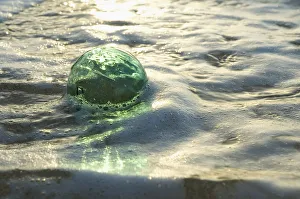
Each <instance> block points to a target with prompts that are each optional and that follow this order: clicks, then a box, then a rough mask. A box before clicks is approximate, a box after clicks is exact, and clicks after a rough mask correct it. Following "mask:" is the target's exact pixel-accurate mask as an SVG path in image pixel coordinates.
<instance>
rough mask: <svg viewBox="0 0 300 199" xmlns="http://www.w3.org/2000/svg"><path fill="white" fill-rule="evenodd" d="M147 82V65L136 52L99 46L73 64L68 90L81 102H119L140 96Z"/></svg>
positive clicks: (100, 103) (99, 103) (103, 103)
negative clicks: (136, 55) (145, 67)
mask: <svg viewBox="0 0 300 199" xmlns="http://www.w3.org/2000/svg"><path fill="white" fill-rule="evenodd" d="M147 82H148V79H147V75H146V72H145V70H144V68H143V66H142V65H141V63H140V62H139V61H138V60H137V59H136V58H135V57H134V56H133V55H131V54H129V53H126V52H124V51H121V50H118V49H116V48H112V47H99V48H95V49H93V50H90V51H88V52H86V53H85V54H83V55H82V56H81V57H80V58H79V59H78V60H77V61H76V62H75V64H74V65H73V66H72V68H71V73H70V75H69V79H68V84H67V93H68V94H69V95H71V96H74V97H75V98H76V99H78V100H80V101H81V102H82V101H84V102H87V103H91V104H98V105H105V104H119V103H124V102H129V101H131V100H132V99H133V98H135V97H137V96H138V95H139V94H140V93H141V92H142V91H143V89H144V88H145V86H146V84H147Z"/></svg>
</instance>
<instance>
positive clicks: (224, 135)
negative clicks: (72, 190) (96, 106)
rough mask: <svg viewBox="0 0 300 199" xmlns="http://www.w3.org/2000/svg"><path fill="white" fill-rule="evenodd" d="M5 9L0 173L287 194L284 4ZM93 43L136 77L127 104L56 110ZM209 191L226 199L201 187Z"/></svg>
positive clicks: (191, 190) (294, 102)
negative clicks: (135, 90)
mask: <svg viewBox="0 0 300 199" xmlns="http://www.w3.org/2000/svg"><path fill="white" fill-rule="evenodd" d="M7 2H8V1H0V8H1V9H0V10H1V12H2V13H4V11H5V13H6V14H7V16H9V17H3V18H2V23H0V99H1V100H0V106H1V107H0V144H1V145H0V150H1V152H0V168H1V170H12V171H10V172H14V171H15V172H18V171H16V170H15V169H22V170H36V171H40V170H42V171H44V173H43V172H42V174H41V175H42V176H43V178H45V179H46V180H49V175H47V171H48V170H47V169H55V170H54V171H56V170H57V171H58V172H61V171H66V172H67V171H68V170H72V171H74V173H76V172H83V173H85V172H88V174H87V175H91V176H95V175H96V176H97V175H100V176H101V175H104V178H105V179H106V178H108V179H111V180H112V182H114V179H115V178H114V176H117V177H118V176H119V177H120V176H123V177H126V176H137V178H134V179H135V180H134V181H138V180H140V178H142V181H143V178H145V179H148V178H149V177H151V178H155V177H158V178H159V179H163V180H164V179H170V178H172V179H173V178H176V179H190V178H191V179H195V180H196V181H189V180H188V181H185V184H182V182H181V181H180V183H181V185H180V186H181V187H182V189H184V187H185V193H186V197H187V198H188V197H190V196H191V197H192V196H195V194H196V192H197V190H198V191H199V190H202V189H201V186H202V184H201V183H204V184H207V183H208V184H209V183H212V185H211V186H212V187H213V188H212V189H211V192H214V193H216V194H215V195H216V196H217V195H218V194H221V196H222V195H223V196H224V197H225V195H226V194H225V193H234V194H236V195H235V196H236V197H238V196H241V195H242V194H246V195H245V197H246V196H249V195H247V194H250V195H251V194H252V195H251V196H252V197H256V198H258V197H265V196H266V197H272V198H274V197H295V198H296V196H297V194H299V188H300V181H299V177H300V176H299V171H300V169H299V162H300V153H299V152H300V136H299V130H300V123H299V119H300V112H299V111H300V103H299V102H300V101H299V96H300V94H299V93H300V87H299V86H300V78H299V77H300V76H299V75H300V74H299V73H300V72H299V68H300V62H299V55H300V27H299V26H300V23H299V21H300V7H299V6H300V4H299V3H298V1H296V0H295V1H293V0H290V1H288V0H277V1H271V0H270V1H266V0H264V1H259V0H255V1H246V0H230V1H220V0H215V1H208V0H203V1H192V0H178V1H174V0H173V1H171V0H166V1H157V0H151V1H144V0H139V1H113V0H111V1H108V0H107V1H104V0H103V1H94V0H81V1H79V0H74V1H64V0H45V1H43V2H40V3H39V4H35V5H33V6H30V5H31V4H30V3H29V4H27V3H24V2H25V1H24V2H23V4H22V5H25V4H26V6H20V7H19V8H18V9H17V10H18V11H16V12H15V11H6V9H5V8H6V7H5V6H7V5H8V3H7ZM26 2H27V1H26ZM28 2H29V1H28ZM96 46H114V47H117V48H121V49H124V50H126V51H128V52H131V53H132V54H134V55H135V56H136V57H137V58H138V59H139V60H140V62H141V63H142V64H143V66H144V67H145V70H146V72H147V75H148V78H149V86H148V89H147V91H146V94H145V96H144V97H143V99H142V102H141V103H140V104H138V105H136V106H134V107H133V108H131V109H129V110H127V111H119V112H113V113H112V112H103V111H98V110H94V111H87V110H85V109H76V108H74V107H72V106H70V105H69V104H68V103H67V102H66V101H65V100H64V97H63V96H64V94H65V89H66V83H67V78H68V74H69V72H70V68H71V66H72V64H73V63H74V62H75V60H76V59H77V58H78V57H79V56H80V55H81V54H82V53H84V52H86V51H88V50H90V49H92V48H94V47H96ZM90 172H92V174H90ZM93 172H95V173H93ZM4 173H5V172H4ZM27 174H28V176H29V177H33V178H36V176H38V175H37V174H36V173H33V174H32V173H26V175H27ZM3 175H4V174H3ZM5 175H6V176H10V177H8V178H9V179H10V181H11V182H14V180H15V178H13V177H11V176H19V175H17V174H10V173H9V172H8V173H5ZM24 175H25V174H24ZM51 175H52V177H53V176H56V175H55V173H51ZM51 175H50V176H51ZM74 175H75V174H74ZM78 175H79V176H81V177H82V179H85V177H84V176H85V174H77V176H78ZM82 175H83V176H82ZM106 175H108V177H107V176H106ZM110 175H111V176H110ZM21 176H22V175H21ZM64 176H65V175H62V177H61V178H62V179H64ZM67 176H69V175H67ZM102 177H103V176H102ZM20 178H21V177H20ZM22 178H23V177H22ZM51 179H53V178H51ZM66 179H68V178H67V177H66ZM197 179H198V180H199V179H203V180H204V181H199V182H200V184H199V183H197V182H198V181H197ZM205 180H207V182H206V181H205ZM219 181H222V182H225V183H226V182H227V183H228V186H229V188H228V189H227V188H226V190H227V191H224V190H223V189H224V187H223V188H215V187H218V186H219V184H218V182H219ZM24 182H25V181H24ZM30 182H31V181H30ZM76 182H77V181H76ZM126 182H127V181H126ZM173 182H174V183H175V184H174V183H173ZM3 183H4V182H3ZM18 183H20V182H18ZM176 183H179V181H176V180H175V181H172V180H170V182H168V183H167V184H169V185H170V184H171V185H172V186H177V185H176ZM260 183H261V184H260ZM195 184H196V185H195ZM77 185H78V184H77ZM171 185H170V186H171ZM53 186H54V185H53ZM66 186H67V185H66ZM78 186H80V185H78ZM91 186H92V185H91ZM93 186H97V185H95V184H93ZM178 186H179V185H178ZM203 186H204V185H203ZM145 187H151V186H150V185H149V186H145ZM158 187H159V186H158ZM187 187H188V188H187ZM195 187H196V188H195ZM197 187H198V188H197ZM253 187H254V188H253ZM255 187H260V188H257V189H256V188H255ZM156 188H157V187H156ZM10 189H12V187H10ZM28 189H29V188H28ZM30 189H33V188H32V187H31V188H30ZM124 189H126V186H125V188H124ZM143 189H144V190H146V188H143ZM149 189H150V188H149ZM174 189H175V188H174ZM46 190H48V191H49V192H51V191H50V188H49V189H46ZM53 190H56V189H53ZM170 190H173V189H170ZM204 190H205V189H204ZM207 190H210V189H207ZM240 190H245V191H244V192H239V191H240ZM270 190H271V191H270ZM156 191H157V190H156ZM12 192H13V191H12ZM171 192H172V191H170V192H167V193H171ZM4 193H6V192H4ZM34 193H35V192H34ZM47 193H48V192H47ZM156 193H159V192H156ZM193 194H194V195H193ZM255 194H258V195H255ZM4 195H5V194H4ZM129 195H130V193H129ZM131 196H132V195H131ZM169 196H170V195H169ZM176 196H177V197H179V198H180V197H183V195H180V194H178V195H176ZM148 197H150V196H148ZM161 197H163V196H161ZM203 197H208V196H203ZM227 197H229V198H230V194H229V196H227Z"/></svg>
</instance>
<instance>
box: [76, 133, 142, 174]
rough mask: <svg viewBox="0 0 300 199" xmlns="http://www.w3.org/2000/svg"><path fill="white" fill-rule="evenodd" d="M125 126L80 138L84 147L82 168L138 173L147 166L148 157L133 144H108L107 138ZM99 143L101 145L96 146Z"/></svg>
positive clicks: (119, 172)
mask: <svg viewBox="0 0 300 199" xmlns="http://www.w3.org/2000/svg"><path fill="white" fill-rule="evenodd" d="M123 130H124V128H123V127H119V128H116V129H113V130H108V131H106V132H104V133H102V134H96V135H91V136H88V137H83V138H79V139H78V141H77V143H78V144H81V145H82V147H83V148H84V149H83V152H82V158H81V162H80V165H78V166H79V167H80V168H81V169H85V170H93V171H98V172H104V173H118V174H133V173H134V174H138V173H141V172H144V170H145V169H146V168H147V158H146V157H144V156H142V155H141V154H138V155H137V153H136V152H135V151H134V150H132V149H133V148H132V146H126V145H117V146H115V145H112V146H109V145H106V144H105V139H106V138H108V137H109V136H111V135H113V134H116V133H121V132H122V131H123ZM95 145H99V147H98V148H97V147H95Z"/></svg>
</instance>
